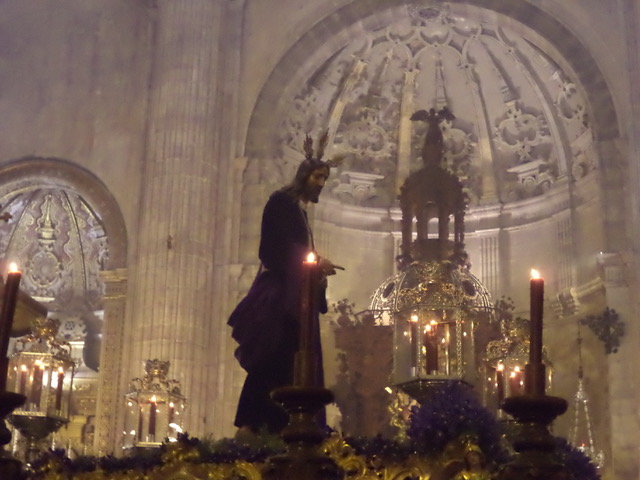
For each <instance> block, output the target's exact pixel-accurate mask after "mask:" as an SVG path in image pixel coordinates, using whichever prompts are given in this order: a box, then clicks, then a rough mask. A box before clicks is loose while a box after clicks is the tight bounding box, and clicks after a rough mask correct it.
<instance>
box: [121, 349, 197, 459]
mask: <svg viewBox="0 0 640 480" xmlns="http://www.w3.org/2000/svg"><path fill="white" fill-rule="evenodd" d="M169 366H170V362H168V361H162V360H158V359H153V360H147V361H146V362H145V367H144V377H143V378H134V379H133V380H132V382H131V391H130V392H129V393H128V394H127V395H125V402H126V414H125V429H124V441H123V447H124V448H131V447H157V446H159V445H160V444H161V443H162V441H163V440H164V439H167V440H168V441H176V440H177V437H178V434H179V433H181V432H182V418H183V417H184V409H185V405H186V399H185V397H183V396H182V394H181V392H180V383H179V382H178V381H177V380H174V379H169V376H168V375H169Z"/></svg>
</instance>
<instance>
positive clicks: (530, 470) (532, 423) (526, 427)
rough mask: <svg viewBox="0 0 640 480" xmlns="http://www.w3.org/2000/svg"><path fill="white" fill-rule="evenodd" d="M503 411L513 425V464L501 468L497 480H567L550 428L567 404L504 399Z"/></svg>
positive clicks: (546, 398) (538, 397) (528, 398)
mask: <svg viewBox="0 0 640 480" xmlns="http://www.w3.org/2000/svg"><path fill="white" fill-rule="evenodd" d="M502 409H503V410H504V411H505V412H507V413H508V414H510V415H511V416H512V417H513V418H514V420H515V423H516V433H515V438H514V439H513V448H514V449H515V451H516V452H517V454H516V456H515V458H514V460H513V461H512V462H510V463H508V464H507V465H505V466H504V467H503V469H502V470H501V472H500V474H499V475H498V477H497V478H498V480H542V479H544V480H566V479H567V478H568V474H567V471H566V470H565V468H564V465H563V464H562V461H561V460H560V458H559V457H558V456H557V454H556V452H555V445H556V444H555V440H554V438H553V436H552V435H551V433H550V432H549V425H551V423H552V422H553V421H554V420H555V419H556V417H558V416H559V415H562V414H563V413H564V412H565V411H566V410H567V402H566V401H565V400H564V399H562V398H558V397H550V396H547V395H522V396H517V397H509V398H506V399H505V400H504V401H503V403H502Z"/></svg>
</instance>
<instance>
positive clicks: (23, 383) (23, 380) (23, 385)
mask: <svg viewBox="0 0 640 480" xmlns="http://www.w3.org/2000/svg"><path fill="white" fill-rule="evenodd" d="M28 370H29V369H28V368H27V366H26V365H21V366H20V386H19V387H18V393H20V395H24V394H25V393H26V391H27V377H28V376H29V373H28Z"/></svg>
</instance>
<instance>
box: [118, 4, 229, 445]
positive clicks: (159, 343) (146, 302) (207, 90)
mask: <svg viewBox="0 0 640 480" xmlns="http://www.w3.org/2000/svg"><path fill="white" fill-rule="evenodd" d="M227 3H228V2H219V1H211V0H157V1H156V2H155V7H156V11H155V15H156V26H155V39H154V47H153V55H154V58H153V65H152V72H151V77H150V81H149V88H150V98H149V112H148V138H147V148H146V158H145V162H144V175H143V184H142V186H141V187H142V191H141V204H140V212H141V213H140V223H139V225H138V226H137V227H136V233H137V245H136V246H135V253H134V254H135V257H134V258H135V270H134V271H132V272H131V274H132V275H131V282H132V283H131V295H130V296H129V299H130V302H131V309H130V312H128V319H129V322H130V334H129V335H128V336H127V338H126V341H127V343H128V351H129V353H128V357H127V367H128V375H127V377H128V378H132V377H138V376H140V375H141V374H142V373H143V362H144V361H145V360H146V359H154V358H157V359H160V360H168V361H170V362H171V370H170V372H169V374H170V375H169V376H170V377H171V378H175V379H177V380H179V381H180V383H181V385H182V392H183V394H184V395H185V397H186V398H187V409H186V412H185V413H186V415H185V420H184V424H183V428H184V429H185V430H187V431H188V432H189V433H190V434H192V435H195V436H202V435H204V434H205V433H207V432H208V431H209V429H208V428H207V422H208V420H209V419H208V418H207V416H208V412H211V411H212V410H213V407H214V402H215V399H214V398H209V395H208V391H209V388H210V386H209V384H208V383H209V382H208V379H209V371H210V370H211V369H215V368H217V364H216V362H215V356H216V350H217V348H216V347H217V346H218V345H217V338H218V337H219V336H220V335H222V334H223V332H221V331H220V329H219V328H217V326H216V321H217V319H215V318H212V310H213V300H212V299H213V298H214V281H213V278H214V277H213V273H214V269H213V267H214V263H215V260H214V257H215V247H216V238H215V237H216V235H215V228H216V217H217V214H218V212H217V210H218V207H217V205H216V203H217V202H216V199H217V198H218V196H219V195H218V190H217V189H218V186H219V184H220V172H221V171H226V166H225V161H226V160H225V159H224V158H221V153H220V146H219V143H220V142H221V141H222V140H221V139H222V138H224V137H223V136H221V134H220V131H221V129H222V131H224V129H223V126H224V122H225V121H227V119H225V118H223V117H224V113H225V112H224V110H223V109H222V108H221V102H223V99H224V97H225V94H228V92H224V91H222V88H221V85H220V82H219V78H220V76H222V75H223V72H224V70H225V65H224V62H223V60H224V59H223V57H222V55H223V52H224V50H225V48H230V49H237V48H238V46H237V45H224V42H223V40H222V38H221V37H222V34H221V31H222V29H223V26H222V25H223V23H224V18H223V17H224V12H225V5H226V4H227ZM224 333H226V332H224Z"/></svg>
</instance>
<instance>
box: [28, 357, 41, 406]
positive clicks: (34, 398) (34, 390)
mask: <svg viewBox="0 0 640 480" xmlns="http://www.w3.org/2000/svg"><path fill="white" fill-rule="evenodd" d="M42 374H43V367H42V362H40V360H36V363H35V365H34V367H33V381H32V382H31V398H30V400H31V403H32V404H33V406H34V408H40V398H41V397H42Z"/></svg>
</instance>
